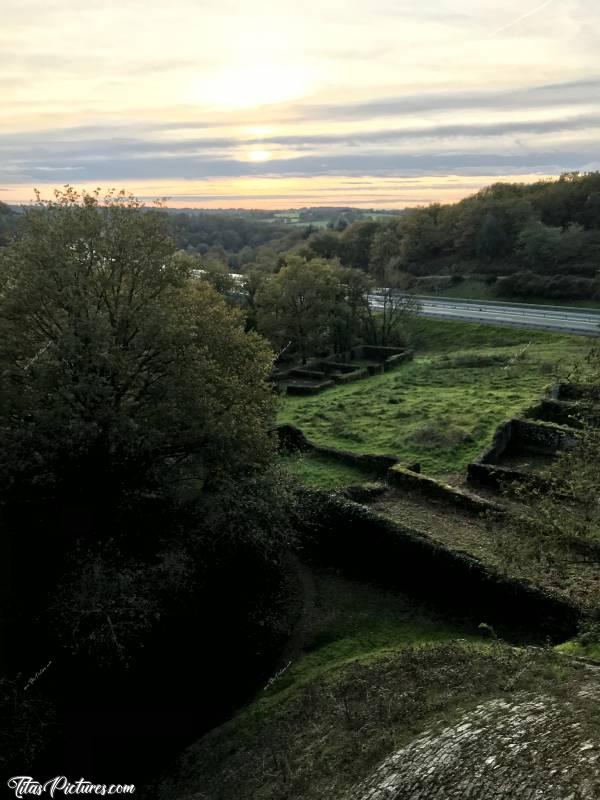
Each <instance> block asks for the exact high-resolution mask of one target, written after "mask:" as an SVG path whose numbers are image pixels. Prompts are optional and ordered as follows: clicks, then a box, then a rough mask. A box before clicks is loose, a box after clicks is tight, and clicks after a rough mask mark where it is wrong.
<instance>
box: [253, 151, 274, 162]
mask: <svg viewBox="0 0 600 800" xmlns="http://www.w3.org/2000/svg"><path fill="white" fill-rule="evenodd" d="M271 157H272V155H271V153H270V152H269V150H251V151H250V152H249V153H248V161H254V162H256V163H260V162H261V161H269V160H270V159H271Z"/></svg>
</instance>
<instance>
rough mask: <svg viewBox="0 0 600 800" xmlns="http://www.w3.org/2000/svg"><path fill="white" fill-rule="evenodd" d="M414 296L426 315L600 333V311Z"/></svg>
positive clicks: (375, 299)
mask: <svg viewBox="0 0 600 800" xmlns="http://www.w3.org/2000/svg"><path fill="white" fill-rule="evenodd" d="M415 299H416V300H417V301H418V303H419V311H418V313H419V314H420V315H421V316H424V317H437V318H438V319H455V320H462V321H464V322H480V323H484V324H488V325H511V326H513V327H516V328H531V329H542V330H549V331H560V332H563V333H574V334H578V335H581V336H600V311H593V310H590V309H584V308H582V309H577V308H572V307H564V306H551V305H548V306H541V305H540V306H533V305H527V304H525V303H510V304H509V303H506V304H504V303H502V304H499V303H487V302H485V301H480V300H452V299H450V298H435V297H425V296H417V297H415ZM382 301H383V297H382V296H381V294H377V293H375V294H372V295H370V303H371V306H372V307H373V308H375V309H377V308H381V307H382Z"/></svg>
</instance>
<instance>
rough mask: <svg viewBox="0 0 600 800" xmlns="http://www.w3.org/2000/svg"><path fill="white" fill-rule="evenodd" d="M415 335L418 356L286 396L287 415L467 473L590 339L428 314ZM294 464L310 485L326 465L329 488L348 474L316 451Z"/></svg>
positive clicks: (336, 437) (435, 469)
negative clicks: (310, 393) (316, 459)
mask: <svg viewBox="0 0 600 800" xmlns="http://www.w3.org/2000/svg"><path fill="white" fill-rule="evenodd" d="M413 337H414V342H415V347H416V348H417V356H416V358H415V360H414V361H413V362H412V363H408V364H405V365H403V366H401V367H399V368H398V369H397V370H394V371H391V372H388V373H386V374H384V375H380V376H376V377H373V378H369V379H366V380H363V381H359V382H357V383H352V384H349V385H347V386H340V387H336V388H334V389H329V390H327V391H325V392H323V393H322V394H320V395H316V396H314V397H285V398H283V399H282V402H281V407H280V411H279V421H280V422H289V423H292V424H293V425H296V426H298V427H300V428H301V429H302V430H303V431H304V433H305V434H306V435H307V436H308V437H309V438H310V439H312V440H313V441H315V442H316V443H318V444H324V445H328V446H333V447H337V448H341V449H345V450H351V451H354V452H357V453H386V454H390V455H395V456H397V457H398V458H399V459H400V460H401V462H402V463H411V462H415V461H417V462H419V463H420V464H421V466H422V469H423V471H424V472H425V473H427V474H430V475H433V476H443V475H447V474H451V473H456V472H459V471H461V472H462V471H463V470H464V469H465V467H466V465H467V464H468V462H469V461H470V460H471V459H472V458H473V457H475V456H476V455H478V454H479V453H480V452H481V451H482V450H483V449H484V447H485V446H487V445H488V444H489V442H490V440H491V437H492V435H493V433H494V431H495V429H496V427H497V426H498V424H499V423H500V422H502V421H503V420H504V419H507V418H508V417H510V416H513V415H515V414H518V413H519V412H522V411H523V410H524V409H525V408H527V407H528V406H529V405H531V404H532V403H534V402H535V401H536V400H537V398H538V397H539V396H540V394H541V393H542V392H543V391H544V389H545V387H546V386H547V385H548V384H549V383H551V382H552V380H553V376H554V374H555V369H556V366H557V364H560V363H561V362H562V364H563V367H565V368H567V367H568V366H569V365H571V364H572V363H573V362H574V361H575V360H576V359H577V358H579V357H581V356H582V355H583V354H584V353H585V352H587V349H588V347H589V343H588V342H587V341H586V340H583V339H581V338H579V337H574V336H564V335H560V334H554V333H546V332H537V331H524V330H519V329H512V328H500V327H493V326H487V325H475V324H471V323H462V322H447V321H443V320H428V319H419V320H417V321H416V322H415V323H414V333H413ZM294 468H295V471H296V472H297V473H299V474H302V473H303V472H304V474H305V475H306V476H307V477H308V479H309V481H310V482H312V483H318V482H319V469H320V470H321V475H322V477H323V479H324V481H325V482H329V486H331V484H332V483H334V482H335V481H336V480H338V481H339V482H340V483H341V484H343V483H344V480H345V477H348V476H342V475H340V474H339V473H338V474H337V475H333V474H332V472H331V470H330V469H329V470H328V469H327V465H326V464H321V465H318V464H313V463H312V462H311V460H310V459H305V460H304V463H302V462H299V463H297V464H296V465H295V467H294ZM352 482H356V481H352ZM322 485H325V484H322Z"/></svg>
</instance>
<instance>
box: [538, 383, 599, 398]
mask: <svg viewBox="0 0 600 800" xmlns="http://www.w3.org/2000/svg"><path fill="white" fill-rule="evenodd" d="M548 397H550V398H551V399H552V400H592V401H600V385H593V384H589V383H558V384H555V385H554V386H552V387H551V389H550V390H549V392H548Z"/></svg>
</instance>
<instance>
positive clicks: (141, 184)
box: [0, 0, 600, 208]
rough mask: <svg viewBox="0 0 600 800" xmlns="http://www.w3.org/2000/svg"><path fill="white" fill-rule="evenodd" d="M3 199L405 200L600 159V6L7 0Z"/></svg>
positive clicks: (390, 0) (3, 8)
mask: <svg viewBox="0 0 600 800" xmlns="http://www.w3.org/2000/svg"><path fill="white" fill-rule="evenodd" d="M0 98H1V100H2V115H1V117H0V200H2V201H4V202H8V203H21V202H29V201H30V200H31V199H32V198H33V194H34V191H33V190H34V187H37V188H39V189H40V190H41V191H42V194H43V195H44V196H49V195H50V194H51V192H52V189H53V188H54V187H56V186H61V185H64V184H66V183H70V184H73V185H75V186H77V187H85V188H94V187H97V186H98V187H101V188H103V189H107V188H111V187H115V188H117V189H121V188H124V189H126V190H128V191H131V192H133V193H134V194H136V195H137V196H139V197H142V198H144V199H148V200H151V199H153V198H156V197H165V198H167V201H168V204H169V205H170V206H199V207H208V208H241V207H243V208H288V207H301V206H310V205H337V206H342V205H343V206H349V205H352V206H359V207H365V208H404V207H410V206H415V205H421V204H427V203H430V202H452V201H455V200H458V199H460V198H461V197H463V196H465V195H467V194H471V193H473V192H474V191H477V190H478V189H479V188H481V187H482V186H485V185H488V184H490V183H492V182H495V181H497V180H518V181H531V180H537V179H539V178H540V177H547V176H552V175H558V174H560V173H561V172H565V171H570V170H583V171H585V170H594V169H600V147H599V144H600V4H599V3H598V2H597V0H547V1H546V2H542V0H504V2H502V3H499V2H488V0H468V1H467V0H462V1H461V0H452V1H451V0H437V1H435V2H434V0H419V2H414V0H410V1H409V0H369V2H365V0H303V1H302V2H290V1H289V0H278V1H277V2H274V1H272V0H256V2H244V0H237V2H232V1H231V0H168V2H165V1H164V0H118V1H117V0H0Z"/></svg>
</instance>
